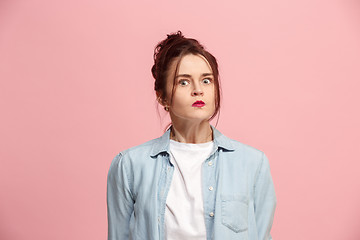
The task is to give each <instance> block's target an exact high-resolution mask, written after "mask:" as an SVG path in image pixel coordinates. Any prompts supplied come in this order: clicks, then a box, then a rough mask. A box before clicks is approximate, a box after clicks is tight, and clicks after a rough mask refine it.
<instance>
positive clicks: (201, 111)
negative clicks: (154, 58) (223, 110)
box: [166, 54, 215, 122]
mask: <svg viewBox="0 0 360 240" xmlns="http://www.w3.org/2000/svg"><path fill="white" fill-rule="evenodd" d="M176 62H177V61H173V63H172V64H171V65H170V68H169V71H168V73H169V74H168V76H167V86H166V87H167V89H166V90H167V96H166V101H167V103H170V102H171V94H172V89H173V83H174V74H175V68H176ZM169 112H170V117H171V119H172V121H173V122H174V121H196V122H201V121H204V120H206V121H207V120H208V119H209V118H210V117H211V116H212V115H213V114H214V112H215V84H214V76H213V73H212V70H211V67H210V65H209V63H208V61H207V60H206V59H205V58H204V57H203V56H201V55H194V54H188V55H185V56H184V57H183V58H182V59H181V62H180V63H179V67H178V73H177V75H176V79H175V89H174V96H173V98H172V105H171V106H169Z"/></svg>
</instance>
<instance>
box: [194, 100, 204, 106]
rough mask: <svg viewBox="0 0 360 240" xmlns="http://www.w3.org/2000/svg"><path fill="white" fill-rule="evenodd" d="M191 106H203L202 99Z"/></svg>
mask: <svg viewBox="0 0 360 240" xmlns="http://www.w3.org/2000/svg"><path fill="white" fill-rule="evenodd" d="M192 106H193V107H203V106H205V103H204V102H203V101H196V102H194V103H193V104H192Z"/></svg>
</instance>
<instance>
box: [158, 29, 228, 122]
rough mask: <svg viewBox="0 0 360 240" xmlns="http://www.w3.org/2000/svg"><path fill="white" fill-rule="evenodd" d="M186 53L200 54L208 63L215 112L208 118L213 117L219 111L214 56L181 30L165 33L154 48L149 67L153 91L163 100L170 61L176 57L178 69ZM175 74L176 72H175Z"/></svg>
mask: <svg viewBox="0 0 360 240" xmlns="http://www.w3.org/2000/svg"><path fill="white" fill-rule="evenodd" d="M187 54H195V55H197V54H199V55H202V56H203V57H204V58H205V59H206V60H207V61H208V62H209V64H210V67H211V70H212V73H213V76H214V84H215V91H216V92H215V112H214V114H213V115H212V116H211V117H210V119H209V120H211V119H213V118H214V117H215V116H216V115H217V114H218V113H219V112H220V91H221V90H220V83H219V70H218V64H217V61H216V58H215V57H214V56H213V55H212V54H211V53H209V52H208V51H207V50H205V48H204V46H202V45H201V44H200V43H199V42H198V41H197V40H196V39H192V38H186V37H184V36H183V34H182V33H181V31H178V32H176V33H172V34H167V38H166V39H164V40H163V41H161V42H159V43H158V45H157V46H156V47H155V50H154V65H153V66H152V68H151V72H152V75H153V77H154V78H155V91H156V93H157V95H158V96H159V98H160V100H161V101H164V99H165V96H166V94H167V93H166V82H167V81H166V79H167V76H168V71H169V68H170V65H171V63H172V62H173V61H174V60H175V59H178V61H177V64H176V68H175V69H176V70H175V72H177V70H178V66H179V63H180V61H181V59H182V57H184V56H185V55H187ZM175 76H176V74H175ZM175 76H174V84H173V89H172V94H171V101H170V105H171V104H172V96H173V95H174V91H175V85H176V84H175Z"/></svg>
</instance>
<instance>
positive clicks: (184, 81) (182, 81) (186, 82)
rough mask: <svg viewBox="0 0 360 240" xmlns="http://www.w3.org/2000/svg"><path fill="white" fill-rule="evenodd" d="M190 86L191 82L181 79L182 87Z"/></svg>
mask: <svg viewBox="0 0 360 240" xmlns="http://www.w3.org/2000/svg"><path fill="white" fill-rule="evenodd" d="M189 84H190V83H189V81H188V80H186V79H181V80H180V81H179V85H181V86H186V85H189Z"/></svg>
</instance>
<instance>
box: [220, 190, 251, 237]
mask: <svg viewBox="0 0 360 240" xmlns="http://www.w3.org/2000/svg"><path fill="white" fill-rule="evenodd" d="M248 209H249V200H248V197H247V196H243V195H221V222H222V224H223V225H225V226H226V227H228V228H230V229H231V230H232V231H234V232H236V233H238V232H243V231H246V230H247V229H248Z"/></svg>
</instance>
